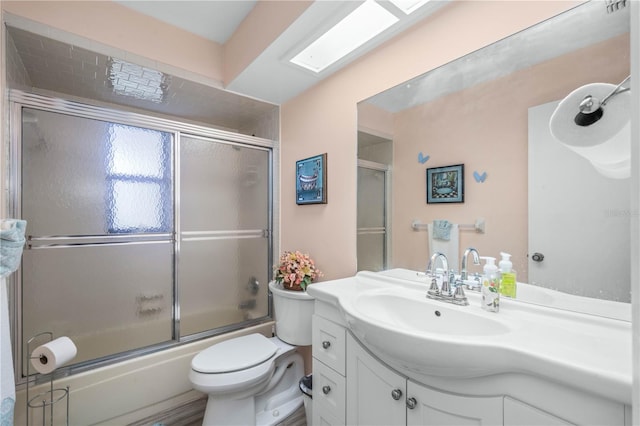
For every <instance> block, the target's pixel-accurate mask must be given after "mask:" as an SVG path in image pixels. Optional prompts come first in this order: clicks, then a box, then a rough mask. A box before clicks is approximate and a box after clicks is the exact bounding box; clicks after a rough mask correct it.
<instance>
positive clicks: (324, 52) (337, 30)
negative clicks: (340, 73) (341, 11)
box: [290, 0, 399, 73]
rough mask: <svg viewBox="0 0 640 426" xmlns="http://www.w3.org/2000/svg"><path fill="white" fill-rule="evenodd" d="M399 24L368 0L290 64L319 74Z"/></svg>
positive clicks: (390, 14)
mask: <svg viewBox="0 0 640 426" xmlns="http://www.w3.org/2000/svg"><path fill="white" fill-rule="evenodd" d="M398 21H399V19H398V18H397V17H396V16H395V15H394V14H393V13H391V12H389V11H388V10H387V9H385V8H384V7H382V6H380V5H379V4H378V3H376V2H375V1H374V0H367V1H365V2H364V3H362V4H361V5H360V6H358V7H357V8H356V9H355V10H354V11H353V12H351V13H350V14H349V15H347V16H345V17H344V19H342V20H341V21H340V22H338V23H337V24H336V25H335V26H333V27H332V28H331V29H330V30H329V31H327V32H326V33H324V34H322V35H321V36H320V37H319V38H317V39H316V40H315V41H314V42H312V43H311V44H310V45H309V46H307V47H306V48H305V49H304V50H302V51H301V52H300V53H298V54H297V55H296V56H294V57H293V58H291V60H290V61H291V62H292V63H294V64H296V65H299V66H301V67H304V68H307V69H309V70H311V71H314V72H316V73H319V72H321V71H322V70H324V69H325V68H327V67H328V66H329V65H331V64H333V63H334V62H336V61H338V60H339V59H341V58H343V57H344V56H346V55H348V54H349V53H351V52H352V51H354V50H355V49H357V48H358V47H360V46H362V45H363V44H364V43H366V42H367V41H369V40H371V39H372V38H374V37H375V36H377V35H378V34H380V33H381V32H383V31H384V30H386V29H387V28H389V27H391V26H392V25H393V24H395V23H396V22H398Z"/></svg>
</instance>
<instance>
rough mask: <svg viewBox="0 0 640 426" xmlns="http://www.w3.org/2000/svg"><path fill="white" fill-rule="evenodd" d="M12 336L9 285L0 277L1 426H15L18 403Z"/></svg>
mask: <svg viewBox="0 0 640 426" xmlns="http://www.w3.org/2000/svg"><path fill="white" fill-rule="evenodd" d="M10 336H11V333H10V331H9V306H8V304H7V283H6V279H5V278H4V277H0V426H13V412H14V405H15V401H16V389H15V380H14V376H13V357H12V355H11V337H10Z"/></svg>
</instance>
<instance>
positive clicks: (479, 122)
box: [392, 34, 629, 282]
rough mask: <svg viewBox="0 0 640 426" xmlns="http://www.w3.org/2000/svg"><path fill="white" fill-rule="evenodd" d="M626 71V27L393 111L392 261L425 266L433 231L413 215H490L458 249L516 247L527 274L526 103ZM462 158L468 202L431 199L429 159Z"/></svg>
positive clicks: (435, 163)
mask: <svg viewBox="0 0 640 426" xmlns="http://www.w3.org/2000/svg"><path fill="white" fill-rule="evenodd" d="M627 75H629V36H628V34H627V35H623V36H618V37H614V38H613V39H610V40H608V41H606V42H603V43H599V44H597V45H595V46H593V47H591V48H588V49H580V50H579V51H577V52H574V53H572V54H567V55H564V56H562V57H560V58H557V59H554V60H550V61H546V62H544V63H542V64H539V65H537V66H534V67H530V68H527V69H524V70H521V71H519V72H515V73H513V74H511V75H509V76H507V77H503V78H499V79H496V80H493V81H490V82H486V83H483V84H479V85H477V86H474V87H472V88H470V89H467V90H463V91H461V92H458V93H455V94H452V95H449V96H445V97H442V98H439V99H437V100H435V101H433V102H429V103H427V104H424V105H422V106H418V107H414V108H411V109H409V110H405V111H403V112H400V113H397V114H395V131H394V159H395V163H394V165H395V166H396V167H394V174H393V179H394V180H393V182H394V185H393V219H394V220H393V226H392V229H393V243H392V247H393V248H392V250H393V255H394V265H393V266H395V267H403V268H408V269H418V270H421V269H424V268H425V266H426V263H425V259H427V256H428V253H429V251H428V248H427V245H426V244H425V242H426V236H425V233H424V232H415V231H413V230H412V229H411V228H410V227H409V226H408V225H409V224H410V223H411V222H412V221H413V220H414V219H420V220H421V221H422V222H424V223H427V222H431V221H433V220H435V219H447V220H449V221H452V222H454V223H471V224H473V223H474V222H475V220H476V218H477V217H483V218H485V220H486V233H485V234H477V233H475V232H473V230H471V231H461V233H460V251H461V252H462V251H464V249H465V248H466V247H475V248H477V249H478V251H479V252H480V254H481V255H482V256H493V257H496V258H497V259H499V258H500V257H499V253H500V252H501V251H505V252H507V253H511V254H512V261H513V264H514V268H515V269H516V271H517V272H518V279H519V280H520V281H524V282H526V281H527V241H528V239H527V234H528V229H527V222H528V217H527V215H528V191H527V184H528V179H527V166H528V159H527V151H528V145H527V142H528V134H527V128H528V123H527V111H528V109H529V108H530V107H533V106H536V105H540V104H543V103H547V102H551V101H555V100H560V99H562V98H563V97H564V96H566V95H567V94H568V93H569V92H571V91H572V90H574V89H575V88H577V87H579V86H582V85H584V84H587V83H590V82H594V81H598V82H608V83H612V84H618V82H620V81H622V80H623V79H624V78H625V77H626V76H627ZM421 151H423V152H424V153H425V154H428V155H429V156H430V159H429V162H428V163H426V164H424V165H422V164H419V163H418V162H417V160H416V156H417V153H418V152H421ZM461 163H464V165H465V177H464V178H465V179H464V182H465V201H464V204H431V205H427V204H426V202H425V197H426V182H425V169H426V168H427V167H439V166H448V165H452V164H461ZM474 171H478V173H479V174H482V173H483V172H486V173H487V178H486V180H485V182H484V183H478V182H476V181H475V180H474V178H473V172H474ZM456 263H457V262H456ZM456 263H454V264H453V265H452V267H454V268H455V269H458V267H457V266H456ZM450 265H451V263H450ZM477 272H481V269H480V268H478V269H477Z"/></svg>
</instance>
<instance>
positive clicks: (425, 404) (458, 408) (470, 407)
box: [407, 380, 502, 426]
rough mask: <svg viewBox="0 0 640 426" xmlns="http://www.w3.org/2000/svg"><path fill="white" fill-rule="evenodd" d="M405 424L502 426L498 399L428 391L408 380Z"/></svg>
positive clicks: (497, 397) (500, 400)
mask: <svg viewBox="0 0 640 426" xmlns="http://www.w3.org/2000/svg"><path fill="white" fill-rule="evenodd" d="M412 398H413V400H415V407H414V408H411V406H413V405H414V404H408V405H407V407H409V408H408V409H407V425H423V426H454V425H455V426H467V425H483V426H494V425H495V426H497V425H500V426H501V425H502V397H501V396H495V397H469V396H460V395H454V394H449V393H444V392H438V391H435V390H433V389H429V388H427V387H424V386H422V385H419V384H417V383H413V382H412V381H411V380H409V381H408V383H407V399H408V400H411V399H412Z"/></svg>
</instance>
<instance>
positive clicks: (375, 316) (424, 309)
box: [354, 291, 510, 336]
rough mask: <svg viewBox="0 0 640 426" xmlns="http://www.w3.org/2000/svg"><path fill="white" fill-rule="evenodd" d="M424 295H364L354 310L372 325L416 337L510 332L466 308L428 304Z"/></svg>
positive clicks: (382, 293)
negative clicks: (385, 325)
mask: <svg viewBox="0 0 640 426" xmlns="http://www.w3.org/2000/svg"><path fill="white" fill-rule="evenodd" d="M404 293H406V292H404ZM413 293H416V292H413ZM424 293H426V292H424ZM424 293H423V294H412V295H406V294H401V295H399V294H396V293H391V292H389V291H372V292H367V293H365V294H362V295H361V296H359V297H357V298H356V300H355V303H354V308H355V309H356V310H357V311H358V312H360V313H361V315H362V316H365V317H368V318H369V319H370V320H372V321H379V322H381V323H384V324H387V325H388V326H391V327H396V328H397V329H403V330H412V331H413V332H415V333H424V334H427V333H428V334H443V335H447V336H454V335H455V336H481V335H482V336H489V335H496V334H503V333H508V332H509V331H510V329H509V328H508V327H506V326H505V325H504V324H502V323H501V322H499V321H498V320H497V318H491V317H489V316H483V315H477V314H476V313H475V312H474V311H473V308H469V307H467V306H462V307H459V306H456V305H448V304H446V303H444V302H440V301H434V300H430V299H428V298H427V297H426V294H424ZM492 316H493V317H495V315H492Z"/></svg>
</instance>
